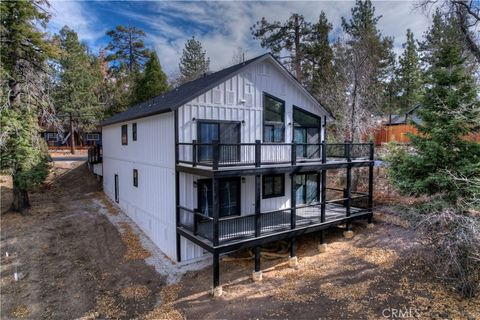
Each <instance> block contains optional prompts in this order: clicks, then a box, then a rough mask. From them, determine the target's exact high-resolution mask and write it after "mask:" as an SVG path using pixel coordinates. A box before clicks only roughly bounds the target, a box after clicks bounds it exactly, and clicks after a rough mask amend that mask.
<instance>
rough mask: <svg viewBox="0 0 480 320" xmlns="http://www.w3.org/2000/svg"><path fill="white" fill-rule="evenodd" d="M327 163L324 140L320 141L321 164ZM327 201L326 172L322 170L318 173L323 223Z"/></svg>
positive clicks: (321, 219)
mask: <svg viewBox="0 0 480 320" xmlns="http://www.w3.org/2000/svg"><path fill="white" fill-rule="evenodd" d="M326 162H327V144H326V143H325V140H324V141H322V163H326ZM326 200H327V171H326V170H325V169H322V170H321V171H320V221H321V222H322V223H323V222H325V209H326V205H327V204H326V203H325V202H326Z"/></svg>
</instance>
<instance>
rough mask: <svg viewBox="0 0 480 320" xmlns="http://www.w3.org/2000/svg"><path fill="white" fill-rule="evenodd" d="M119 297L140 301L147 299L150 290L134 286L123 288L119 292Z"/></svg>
mask: <svg viewBox="0 0 480 320" xmlns="http://www.w3.org/2000/svg"><path fill="white" fill-rule="evenodd" d="M120 295H121V296H122V297H123V298H124V299H132V300H135V301H140V300H142V299H144V298H146V297H148V295H150V289H148V288H147V287H146V286H142V285H134V286H130V287H126V288H123V289H122V290H121V291H120Z"/></svg>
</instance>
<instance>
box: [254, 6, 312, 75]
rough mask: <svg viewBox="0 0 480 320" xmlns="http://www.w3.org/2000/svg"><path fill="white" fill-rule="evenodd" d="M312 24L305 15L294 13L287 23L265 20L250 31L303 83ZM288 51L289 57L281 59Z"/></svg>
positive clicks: (263, 46)
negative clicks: (284, 52)
mask: <svg viewBox="0 0 480 320" xmlns="http://www.w3.org/2000/svg"><path fill="white" fill-rule="evenodd" d="M310 27H311V26H310V23H308V22H307V21H305V18H304V17H303V15H301V14H298V13H294V14H292V15H291V16H290V18H288V19H287V21H285V22H283V23H282V22H279V21H274V22H268V21H267V20H266V19H265V18H262V19H261V20H260V21H257V23H255V24H254V25H253V26H252V27H251V28H250V31H251V33H252V35H253V38H254V39H258V40H260V41H261V42H260V45H261V46H262V48H268V49H269V50H270V51H271V52H272V54H273V55H274V56H275V57H276V58H277V59H280V60H286V61H285V62H283V63H284V64H285V65H286V66H287V67H289V69H290V70H292V71H293V74H294V75H295V77H296V78H297V79H298V80H299V81H300V82H303V79H302V77H303V74H302V64H303V62H304V51H305V44H304V42H305V37H307V36H308V35H309V34H310V33H311V29H310ZM282 50H287V51H288V52H289V53H290V54H289V56H288V57H280V52H281V51H282Z"/></svg>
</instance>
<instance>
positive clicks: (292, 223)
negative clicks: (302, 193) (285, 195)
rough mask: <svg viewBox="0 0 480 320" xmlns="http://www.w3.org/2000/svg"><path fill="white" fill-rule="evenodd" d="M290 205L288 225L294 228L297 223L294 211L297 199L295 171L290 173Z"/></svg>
mask: <svg viewBox="0 0 480 320" xmlns="http://www.w3.org/2000/svg"><path fill="white" fill-rule="evenodd" d="M290 191H291V192H290V207H291V208H292V209H291V214H290V227H291V228H292V229H295V227H296V224H297V213H296V206H297V199H296V195H295V173H292V174H291V175H290Z"/></svg>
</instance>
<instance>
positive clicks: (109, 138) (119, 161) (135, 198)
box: [102, 112, 176, 261]
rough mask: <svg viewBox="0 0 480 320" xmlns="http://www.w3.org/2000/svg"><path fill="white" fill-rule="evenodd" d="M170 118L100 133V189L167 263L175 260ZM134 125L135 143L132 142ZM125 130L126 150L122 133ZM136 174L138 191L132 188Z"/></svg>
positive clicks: (116, 126)
mask: <svg viewBox="0 0 480 320" xmlns="http://www.w3.org/2000/svg"><path fill="white" fill-rule="evenodd" d="M173 119H174V116H173V112H169V113H165V114H161V115H156V116H152V117H147V118H141V119H137V120H132V121H128V122H124V123H117V124H113V125H109V126H106V127H103V137H102V138H103V171H104V172H103V187H104V192H105V193H106V194H107V195H108V196H109V197H110V198H111V199H112V200H113V201H114V200H115V185H114V175H115V174H118V179H119V191H120V192H119V203H118V205H119V206H120V207H121V208H122V210H123V211H124V212H126V213H127V215H128V216H129V217H130V218H131V219H132V220H133V221H135V223H136V224H137V225H138V226H139V227H140V228H141V229H142V230H143V231H144V232H145V234H146V235H147V236H148V237H149V238H150V239H151V240H152V241H153V242H154V243H155V244H156V245H157V246H158V247H159V248H160V250H162V251H163V252H164V253H165V254H166V255H167V256H169V257H170V258H171V259H172V260H174V261H175V260H176V225H175V136H174V120H173ZM132 123H137V141H133V140H132ZM124 124H127V125H128V144H127V145H122V139H121V136H122V134H121V127H122V125H124ZM133 169H137V170H138V187H135V186H134V185H133Z"/></svg>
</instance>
